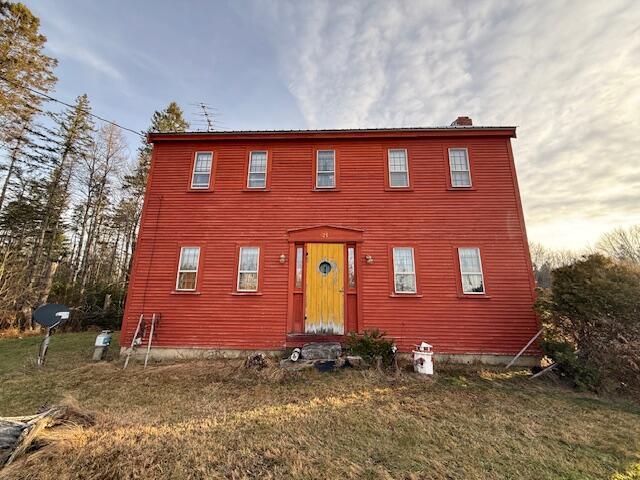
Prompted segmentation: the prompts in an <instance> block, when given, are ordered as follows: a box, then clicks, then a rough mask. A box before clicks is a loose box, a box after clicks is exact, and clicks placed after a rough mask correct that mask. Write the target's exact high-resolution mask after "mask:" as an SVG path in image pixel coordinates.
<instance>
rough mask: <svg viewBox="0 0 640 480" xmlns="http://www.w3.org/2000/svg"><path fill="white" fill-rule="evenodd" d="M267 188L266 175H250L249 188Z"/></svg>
mask: <svg viewBox="0 0 640 480" xmlns="http://www.w3.org/2000/svg"><path fill="white" fill-rule="evenodd" d="M266 186H267V174H266V173H250V174H249V188H264V187H266Z"/></svg>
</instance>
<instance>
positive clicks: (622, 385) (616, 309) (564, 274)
mask: <svg viewBox="0 0 640 480" xmlns="http://www.w3.org/2000/svg"><path fill="white" fill-rule="evenodd" d="M535 308H536V310H537V312H538V314H539V315H540V318H541V320H542V323H543V325H544V326H545V334H544V338H543V340H542V342H541V347H542V349H543V351H544V352H545V354H546V355H547V356H549V357H550V358H551V359H553V360H554V361H555V362H557V363H558V371H559V372H560V373H561V374H562V375H564V376H566V377H567V378H569V379H571V380H572V381H573V382H574V384H575V385H576V386H577V387H578V388H582V389H589V390H594V391H598V392H614V391H615V392H626V393H640V269H639V268H638V267H637V266H635V265H631V264H624V263H617V262H614V261H613V260H611V259H609V258H607V257H604V256H602V255H599V254H594V255H589V256H587V257H583V258H582V259H580V260H577V261H575V262H574V263H572V264H571V265H567V266H563V267H560V268H557V269H555V270H554V271H553V273H552V286H551V288H550V289H548V290H541V291H540V294H539V297H538V300H537V302H536V307H535Z"/></svg>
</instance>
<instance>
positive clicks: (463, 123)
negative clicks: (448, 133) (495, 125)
mask: <svg viewBox="0 0 640 480" xmlns="http://www.w3.org/2000/svg"><path fill="white" fill-rule="evenodd" d="M472 125H473V121H472V120H471V119H470V118H469V117H458V118H456V119H455V121H454V122H453V123H452V124H451V126H452V127H470V126H472Z"/></svg>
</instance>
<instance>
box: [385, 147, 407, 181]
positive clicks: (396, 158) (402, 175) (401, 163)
mask: <svg viewBox="0 0 640 480" xmlns="http://www.w3.org/2000/svg"><path fill="white" fill-rule="evenodd" d="M388 156H389V158H388V161H389V186H390V187H391V188H407V187H408V186H409V163H408V162H407V151H406V150H389V153H388Z"/></svg>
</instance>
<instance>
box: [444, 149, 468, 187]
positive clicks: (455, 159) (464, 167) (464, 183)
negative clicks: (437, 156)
mask: <svg viewBox="0 0 640 480" xmlns="http://www.w3.org/2000/svg"><path fill="white" fill-rule="evenodd" d="M449 170H450V172H451V186H452V187H458V188H459V187H470V186H471V169H470V168H469V152H468V151H467V149H466V148H450V149H449Z"/></svg>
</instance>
